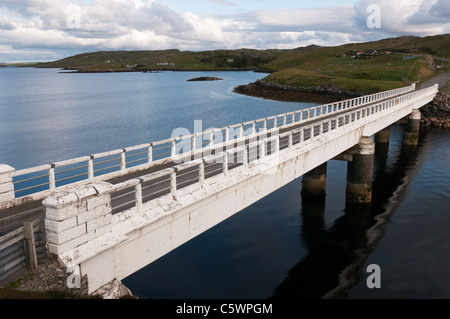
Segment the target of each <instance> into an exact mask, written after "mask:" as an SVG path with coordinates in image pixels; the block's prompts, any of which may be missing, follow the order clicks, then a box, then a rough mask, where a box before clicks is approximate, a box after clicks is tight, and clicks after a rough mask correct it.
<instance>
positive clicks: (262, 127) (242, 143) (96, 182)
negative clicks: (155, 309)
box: [0, 84, 438, 292]
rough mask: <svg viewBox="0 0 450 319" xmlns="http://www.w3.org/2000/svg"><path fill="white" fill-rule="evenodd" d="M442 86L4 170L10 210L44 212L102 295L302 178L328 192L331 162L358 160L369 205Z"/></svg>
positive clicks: (1, 187) (2, 195) (1, 180)
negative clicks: (397, 135)
mask: <svg viewBox="0 0 450 319" xmlns="http://www.w3.org/2000/svg"><path fill="white" fill-rule="evenodd" d="M437 91H438V87H437V85H435V86H432V87H428V88H426V89H422V90H416V89H415V85H414V84H413V85H411V86H408V87H404V88H400V89H395V90H391V91H386V92H380V93H376V94H373V95H367V96H363V97H358V98H355V99H349V100H345V101H340V102H336V103H331V104H327V105H320V106H317V107H312V108H309V109H303V110H299V111H295V112H290V113H286V114H281V115H277V116H273V117H269V118H264V119H259V120H255V121H251V122H246V123H240V124H236V125H232V126H228V127H224V128H220V129H211V130H206V131H201V132H194V134H190V133H189V132H186V131H183V130H180V131H179V132H177V131H175V132H176V134H175V136H173V137H172V138H170V139H167V140H163V141H158V142H154V143H148V144H143V145H138V146H134V147H129V148H125V149H120V150H114V151H110V152H105V153H101V154H94V155H89V156H84V157H80V158H76V159H71V160H67V161H63V162H57V163H52V164H47V165H42V166H38V167H34V168H29V169H25V170H20V171H15V170H14V169H13V168H12V167H9V166H7V165H0V210H1V209H2V212H8V211H10V212H15V213H20V212H22V211H26V212H33V211H36V212H43V211H45V226H46V235H47V247H48V251H49V252H50V253H51V254H54V255H56V256H57V257H58V260H59V261H60V263H61V264H62V265H63V266H65V267H66V268H67V270H68V271H70V272H72V271H75V272H76V273H78V272H79V273H80V274H81V275H87V276H88V280H89V292H94V291H95V290H97V289H98V288H100V287H102V286H103V285H105V284H107V283H109V282H110V281H112V280H114V279H117V280H121V279H123V278H125V277H127V276H129V275H131V274H132V273H134V272H136V271H137V270H139V269H141V268H143V267H145V266H146V265H148V264H149V263H151V262H153V261H155V260H156V259H158V258H160V257H161V256H163V255H165V254H167V253H168V252H170V251H171V250H173V249H175V248H176V247H178V246H180V245H182V244H183V243H185V242H187V241H189V240H190V239H192V238H194V237H195V236H197V235H199V234H201V233H202V232H204V231H206V230H208V229H210V228H211V227H213V226H215V225H217V224H218V223H220V222H222V221H223V220H225V219H227V218H228V217H230V216H232V215H233V214H235V213H237V212H239V211H240V210H242V209H244V208H245V207H247V206H249V205H251V204H253V203H254V202H256V201H258V200H260V199H261V198H263V197H265V196H266V195H268V194H270V193H271V192H273V191H275V190H277V189H279V188H280V187H283V186H284V185H286V184H287V183H289V182H291V181H293V180H294V179H296V178H298V177H300V176H303V187H302V196H304V197H313V198H314V197H317V196H319V197H320V196H324V195H325V185H326V163H327V161H329V160H333V159H334V160H345V161H348V174H347V190H346V203H347V205H349V206H354V207H355V208H356V209H358V207H360V206H364V205H367V204H369V203H370V202H371V196H372V172H373V167H372V166H373V155H374V152H375V144H376V143H387V142H388V141H389V126H390V125H391V124H393V123H395V122H397V121H398V120H400V119H403V118H405V117H407V118H408V124H407V125H406V126H405V129H404V133H403V143H404V144H405V145H415V144H417V143H418V134H419V124H420V112H419V111H418V109H419V108H420V107H422V106H423V105H425V104H427V103H428V102H430V101H432V100H433V98H434V97H435V96H436V94H437ZM178 133H180V134H178ZM372 135H375V137H374V140H375V142H374V141H373V140H372V139H371V136H372Z"/></svg>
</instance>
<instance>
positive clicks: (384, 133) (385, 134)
mask: <svg viewBox="0 0 450 319" xmlns="http://www.w3.org/2000/svg"><path fill="white" fill-rule="evenodd" d="M390 132H391V130H390V127H389V126H388V127H386V128H384V129H382V130H381V131H379V132H378V133H376V134H375V143H377V144H385V143H389V137H390Z"/></svg>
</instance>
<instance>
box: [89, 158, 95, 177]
mask: <svg viewBox="0 0 450 319" xmlns="http://www.w3.org/2000/svg"><path fill="white" fill-rule="evenodd" d="M88 179H89V180H93V179H94V155H91V156H89V160H88Z"/></svg>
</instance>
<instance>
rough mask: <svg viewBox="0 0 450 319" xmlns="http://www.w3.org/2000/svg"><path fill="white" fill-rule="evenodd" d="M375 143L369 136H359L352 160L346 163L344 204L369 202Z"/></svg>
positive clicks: (370, 199)
mask: <svg viewBox="0 0 450 319" xmlns="http://www.w3.org/2000/svg"><path fill="white" fill-rule="evenodd" d="M374 154H375V143H374V142H373V141H372V139H371V138H370V137H365V136H363V137H361V139H360V140H359V144H358V145H356V147H354V150H353V161H351V162H348V164H347V188H346V204H348V205H361V204H363V205H364V204H370V203H371V201H372V178H373V159H374Z"/></svg>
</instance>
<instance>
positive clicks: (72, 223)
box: [43, 182, 112, 255]
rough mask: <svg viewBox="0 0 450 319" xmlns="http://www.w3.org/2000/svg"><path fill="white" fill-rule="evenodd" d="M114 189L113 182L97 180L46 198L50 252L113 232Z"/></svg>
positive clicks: (46, 219) (74, 246) (62, 249)
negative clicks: (112, 194)
mask: <svg viewBox="0 0 450 319" xmlns="http://www.w3.org/2000/svg"><path fill="white" fill-rule="evenodd" d="M111 189H112V185H111V184H109V183H106V182H98V183H95V184H91V185H87V186H83V187H80V188H76V189H72V190H70V191H64V192H58V193H56V194H54V195H52V196H51V197H48V198H47V199H45V200H44V201H43V205H44V207H45V211H46V212H45V229H46V237H47V247H48V251H49V252H50V253H51V254H55V255H60V254H63V253H65V252H67V251H69V250H71V249H74V248H76V247H78V246H79V245H82V244H84V243H86V242H88V241H89V240H92V239H94V238H97V237H99V236H101V235H104V234H105V233H107V232H109V231H111V227H112V226H111V222H112V213H111V211H112V210H111V196H110V194H109V191H110V190H111Z"/></svg>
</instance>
